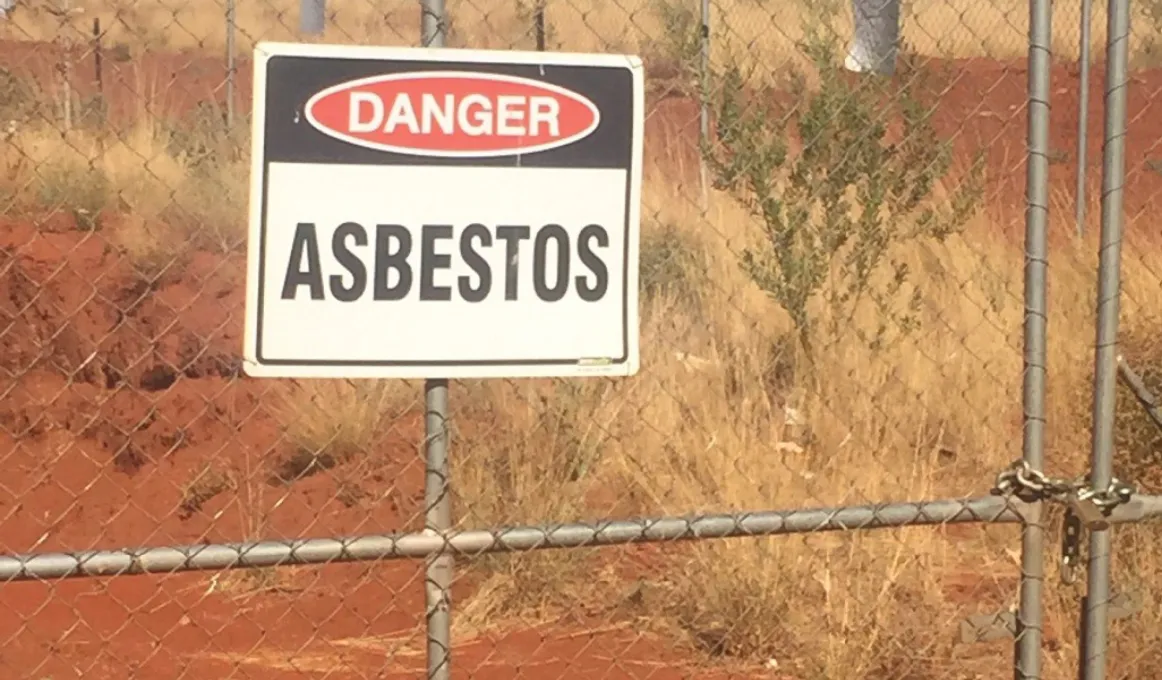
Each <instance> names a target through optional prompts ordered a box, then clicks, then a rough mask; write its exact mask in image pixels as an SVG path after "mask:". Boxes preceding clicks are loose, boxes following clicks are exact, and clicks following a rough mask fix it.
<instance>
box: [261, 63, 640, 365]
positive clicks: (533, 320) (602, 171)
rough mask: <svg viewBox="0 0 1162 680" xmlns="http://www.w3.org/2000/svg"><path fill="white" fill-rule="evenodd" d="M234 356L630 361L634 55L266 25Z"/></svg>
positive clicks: (634, 275)
mask: <svg viewBox="0 0 1162 680" xmlns="http://www.w3.org/2000/svg"><path fill="white" fill-rule="evenodd" d="M254 69H255V70H254V104H253V116H254V118H253V126H254V135H253V149H252V168H251V211H250V241H249V260H248V273H247V300H246V338H245V368H246V371H247V373H248V374H250V375H255V376H266V377H351V378H366V377H383V378H390V377H398V378H408V377H416V378H419V377H425V378H472V377H477V378H483V377H521V376H578V375H632V374H633V373H635V372H636V371H637V368H638V309H637V304H638V296H637V285H638V250H637V249H638V227H639V202H640V191H641V154H642V121H643V88H642V67H641V62H640V61H639V60H638V59H637V58H635V57H629V56H620V55H589V54H585V55H578V54H553V53H541V52H535V53H523V52H509V51H495V52H494V51H476V50H434V49H419V48H375V47H349V46H330V45H308V44H282V43H260V44H259V45H258V46H257V47H256V48H255V59H254Z"/></svg>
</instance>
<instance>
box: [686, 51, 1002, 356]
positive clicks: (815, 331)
mask: <svg viewBox="0 0 1162 680" xmlns="http://www.w3.org/2000/svg"><path fill="white" fill-rule="evenodd" d="M807 35H808V39H807V41H806V43H805V44H804V45H803V50H804V53H805V54H806V55H808V56H809V57H810V59H811V61H812V62H813V64H814V66H815V68H816V70H817V71H818V80H819V82H818V85H817V86H816V87H813V88H809V87H808V86H807V78H806V76H805V75H804V74H803V73H801V72H794V73H792V77H791V83H792V92H791V94H792V95H793V96H792V97H791V100H792V101H796V102H799V103H800V106H799V107H798V108H797V109H796V110H793V111H786V110H781V109H780V107H778V106H777V105H776V104H775V103H774V102H776V101H778V98H779V96H778V93H776V92H774V91H773V90H771V89H770V88H766V87H764V88H759V89H758V90H757V91H752V90H748V88H747V87H746V85H745V83H746V81H747V79H746V78H745V77H744V75H743V73H742V72H741V70H740V69H739V68H738V67H735V66H732V67H729V68H727V69H726V71H725V72H724V73H723V74H722V75H721V77H720V88H719V90H718V94H717V96H716V97H715V98H714V100H713V102H712V106H713V108H714V112H715V117H716V119H717V139H716V141H715V143H707V144H704V146H703V153H704V156H705V157H706V159H707V163H708V165H709V167H710V169H711V171H712V173H713V176H714V178H715V181H716V185H717V186H718V188H720V189H726V190H728V191H730V192H732V194H733V195H734V196H735V197H736V198H738V199H739V200H740V201H741V202H742V203H743V204H744V205H745V207H746V208H747V209H748V211H749V212H750V213H751V215H753V216H754V217H755V218H756V219H757V220H758V221H759V222H760V225H761V229H762V234H763V239H762V240H763V241H764V243H762V244H761V245H760V246H758V247H755V248H750V249H747V250H745V251H744V253H743V256H742V266H743V268H744V270H745V271H746V272H747V274H748V275H749V276H750V278H751V279H752V280H753V281H754V282H755V283H756V284H758V286H759V288H761V289H762V290H763V291H764V292H766V293H767V294H768V295H769V296H770V297H771V298H772V299H773V300H774V301H775V302H776V303H777V304H778V305H779V306H780V307H782V308H783V309H784V310H785V311H786V312H787V313H788V314H789V315H790V317H791V320H792V322H793V323H794V325H795V328H796V329H797V331H798V334H799V339H800V341H801V344H802V346H803V348H804V349H805V350H806V351H807V354H808V356H809V357H810V356H811V355H812V354H813V353H814V352H813V350H814V349H815V348H813V347H812V341H813V339H814V338H818V337H827V338H831V339H832V341H833V342H834V341H838V340H839V339H840V338H843V337H845V336H846V335H847V334H849V333H854V334H856V335H857V336H858V337H859V339H860V340H862V341H864V342H866V343H867V344H868V345H869V346H871V347H876V346H879V345H881V344H882V343H884V342H885V341H886V340H887V339H888V337H889V336H891V335H893V334H898V333H907V332H909V331H911V330H912V329H914V328H915V327H916V325H917V323H918V318H917V313H918V311H919V305H920V301H921V300H920V291H919V290H918V289H916V288H915V287H914V286H912V285H910V284H911V276H910V274H911V272H910V271H909V270H908V266H907V264H906V263H904V262H903V261H901V260H897V259H895V254H896V249H897V247H898V246H900V245H903V244H906V243H908V242H911V241H917V240H923V239H935V240H938V241H939V240H943V239H945V238H946V237H948V236H949V235H951V234H954V233H957V232H959V231H960V230H961V229H963V227H964V226H965V225H966V224H967V223H968V221H969V219H970V218H971V217H972V215H973V214H974V212H975V210H976V208H977V206H978V204H979V202H980V199H981V191H982V183H981V169H982V168H983V157H980V158H978V161H977V162H976V163H975V164H974V165H973V166H972V168H971V171H970V173H969V174H968V176H967V177H966V178H964V179H963V181H962V182H961V183H960V185H959V187H958V188H957V190H956V191H954V192H952V194H951V195H950V196H949V197H948V199H947V201H944V202H943V203H941V202H938V201H936V200H935V199H936V198H937V188H938V185H939V183H940V182H941V181H942V180H945V179H947V178H948V173H949V171H950V168H951V162H952V153H951V152H952V149H951V144H950V142H949V141H948V140H944V139H941V138H939V137H938V135H937V134H936V132H935V130H934V129H933V127H932V124H931V121H930V116H931V113H932V112H931V111H930V110H928V109H926V108H925V106H924V105H923V104H922V103H921V102H920V101H919V100H918V98H917V97H916V96H914V91H915V89H916V88H917V87H918V82H919V81H921V80H922V79H921V78H920V77H919V76H918V75H917V77H914V78H909V79H908V81H907V82H903V83H900V84H898V85H897V86H894V87H891V88H889V85H890V83H891V81H890V80H889V79H885V78H882V77H880V76H867V77H864V78H861V79H859V80H858V81H857V82H852V80H853V79H851V78H850V77H849V74H846V73H844V72H843V69H842V68H841V66H840V65H839V64H838V63H837V62H836V60H835V56H834V55H835V54H836V53H838V51H839V50H838V46H837V44H836V43H835V38H834V37H833V35H834V34H833V33H831V32H830V31H827V30H822V31H819V30H808V31H807ZM885 94H886V95H889V96H888V97H885V96H884V95H885ZM885 99H888V100H890V101H888V102H887V103H885V101H884V100H885ZM893 112H894V113H896V114H897V115H898V116H899V118H900V122H901V129H900V131H899V135H898V137H899V139H898V141H891V139H890V135H889V120H888V119H889V118H890V116H889V115H888V114H890V113H893ZM792 121H793V125H792ZM792 138H797V140H798V141H799V142H800V144H801V149H800V150H798V151H797V152H792V150H791V148H790V145H789V144H788V140H789V139H792ZM868 303H870V304H873V305H874V306H875V308H876V311H877V314H876V317H877V320H876V326H875V327H874V328H871V329H864V328H861V327H860V326H859V325H857V324H855V323H853V319H854V318H855V314H856V311H857V310H858V309H859V308H860V306H862V305H865V304H868ZM820 306H822V309H820ZM823 324H826V325H827V327H826V328H819V326H820V325H823Z"/></svg>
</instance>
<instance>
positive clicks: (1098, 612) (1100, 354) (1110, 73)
mask: <svg viewBox="0 0 1162 680" xmlns="http://www.w3.org/2000/svg"><path fill="white" fill-rule="evenodd" d="M1107 14H1108V20H1107V25H1108V28H1107V37H1106V92H1105V140H1104V144H1103V147H1102V182H1101V184H1102V201H1101V250H1100V264H1099V269H1098V296H1097V342H1096V348H1095V350H1094V367H1093V368H1094V375H1093V441H1092V458H1091V461H1090V465H1091V467H1090V479H1089V483H1090V486H1091V488H1094V489H1105V488H1106V487H1108V486H1109V484H1110V482H1111V480H1112V477H1113V448H1114V406H1115V403H1116V389H1117V370H1118V364H1117V360H1118V348H1117V342H1118V312H1119V296H1120V293H1121V291H1120V288H1121V256H1122V222H1123V217H1124V216H1123V215H1122V199H1123V196H1122V191H1123V187H1124V184H1125V174H1126V158H1125V150H1126V147H1125V144H1126V142H1125V139H1126V88H1127V86H1128V77H1127V70H1128V68H1127V66H1128V61H1129V47H1128V43H1129V37H1130V3H1129V0H1109V5H1108V10H1107ZM1110 538H1111V537H1110V530H1109V529H1108V528H1106V529H1094V530H1093V531H1092V532H1091V533H1090V537H1089V575H1088V582H1087V584H1086V586H1087V587H1086V603H1085V613H1084V617H1085V619H1084V625H1083V626H1082V634H1083V637H1082V640H1081V677H1082V678H1083V680H1103V679H1104V678H1105V676H1106V645H1107V638H1108V632H1109V631H1108V629H1109V599H1110Z"/></svg>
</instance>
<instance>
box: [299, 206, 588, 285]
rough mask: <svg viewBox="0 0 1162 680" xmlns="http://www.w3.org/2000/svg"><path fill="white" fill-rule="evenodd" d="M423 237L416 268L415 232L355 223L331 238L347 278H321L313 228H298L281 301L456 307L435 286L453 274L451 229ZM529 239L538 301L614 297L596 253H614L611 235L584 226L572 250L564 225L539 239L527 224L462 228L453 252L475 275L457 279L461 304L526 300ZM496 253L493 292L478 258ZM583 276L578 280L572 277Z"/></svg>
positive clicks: (428, 230)
mask: <svg viewBox="0 0 1162 680" xmlns="http://www.w3.org/2000/svg"><path fill="white" fill-rule="evenodd" d="M419 233H420V237H419V240H420V243H419V248H418V263H417V262H416V257H414V255H415V251H416V244H415V243H414V242H413V236H412V234H413V231H412V230H411V229H409V228H408V227H405V226H403V225H400V224H377V225H375V227H374V229H373V230H372V231H370V232H369V230H368V229H367V228H366V227H364V226H363V225H361V224H359V223H357V222H344V223H343V224H341V225H339V227H338V228H337V229H335V231H334V232H333V234H332V235H331V239H330V241H331V242H330V250H331V255H332V256H333V258H334V261H335V262H336V263H338V265H339V267H340V268H341V269H342V272H336V273H330V274H327V273H326V272H324V271H323V266H322V258H321V255H320V246H319V236H318V230H317V228H316V225H315V224H314V223H311V222H300V223H299V224H298V226H297V227H296V228H295V234H294V240H293V242H292V245H291V250H290V258H289V262H288V263H287V267H286V276H285V278H284V279H283V284H282V293H281V298H282V299H283V300H295V299H297V298H298V296H299V293H300V291H302V290H303V289H304V288H305V289H306V293H307V295H308V296H309V297H310V299H311V300H324V299H326V293H327V292H329V293H330V296H331V298H332V299H334V300H336V301H338V302H355V301H358V300H361V299H363V298H365V297H366V296H367V295H368V293H370V295H371V298H372V299H373V300H376V301H400V300H404V299H408V298H411V297H413V296H412V294H413V291H416V292H417V295H416V296H415V297H417V298H418V299H419V301H421V302H428V301H433V302H436V301H445V302H447V301H451V300H452V299H453V286H450V285H437V283H436V273H437V272H438V271H442V270H449V269H451V268H452V254H451V253H449V252H446V251H445V250H444V249H443V248H444V244H447V243H448V242H449V241H452V240H453V238H454V234H453V227H452V225H448V224H426V225H424V226H423V227H422V228H421V229H420V230H419ZM372 238H373V239H374V242H373V243H372V242H371V241H372ZM529 240H531V241H532V281H531V289H532V293H533V294H534V295H536V297H537V298H539V299H540V300H542V301H543V302H558V301H560V300H562V299H564V298H565V296H566V295H568V294H569V290H570V288H571V287H572V288H573V289H574V290H575V291H576V296H577V297H578V298H579V299H581V300H582V301H584V302H598V301H600V300H601V299H602V298H604V297H605V295H606V293H607V292H608V290H609V267H608V266H607V265H606V263H605V262H604V261H603V260H602V259H601V257H600V256H599V255H598V253H597V250H596V249H601V248H608V247H609V232H608V231H607V230H606V229H605V228H604V227H602V226H601V225H598V224H590V225H587V226H585V227H584V228H582V229H581V230H580V232H579V233H578V234H577V238H576V240H575V242H572V243H571V242H570V237H569V232H568V231H566V230H565V228H564V227H562V226H561V225H559V224H546V225H544V226H542V227H540V228H539V229H537V230H536V234H535V235H534V234H533V233H532V229H531V228H530V227H529V226H528V225H501V226H497V227H495V229H493V228H490V227H488V226H485V225H483V224H478V223H476V224H470V225H468V226H467V227H465V228H464V229H463V230H462V231H461V232H460V237H459V239H458V241H459V244H458V248H457V249H456V253H457V255H458V256H459V258H460V259H461V260H462V261H463V263H464V264H465V265H466V266H467V267H468V268H469V269H471V270H472V272H473V274H474V276H468V275H461V276H458V277H456V279H455V280H456V285H455V292H456V294H457V295H458V297H459V299H461V300H463V301H465V302H483V301H484V300H486V299H489V298H490V297H492V296H494V294H499V293H498V292H497V290H496V289H497V288H503V296H504V299H505V300H506V301H510V302H516V301H518V300H520V299H522V298H521V294H522V292H523V293H524V294H525V295H527V294H528V291H529V285H528V284H527V283H526V284H525V285H523V286H522V284H521V281H520V267H519V263H520V262H521V258H522V250H523V249H522V244H524V243H525V242H526V241H529ZM502 243H503V245H501V244H502ZM492 248H503V251H504V252H503V255H504V262H505V263H506V264H505V266H504V272H503V274H502V276H503V284H502V285H500V284H495V285H494V276H493V271H492V267H491V266H490V264H489V262H488V260H487V259H486V258H485V256H484V255H483V254H482V252H481V250H482V249H492ZM356 249H358V252H357V250H356ZM574 255H575V256H576V263H577V264H576V265H575V264H574ZM368 260H370V265H369V264H368V262H367V261H368ZM578 265H579V266H578ZM417 270H418V272H417ZM550 270H552V273H551V274H550ZM578 270H580V272H579V273H577V274H575V275H573V276H571V273H572V272H576V271H578ZM324 276H325V277H326V280H327V285H326V286H324V285H323V280H324Z"/></svg>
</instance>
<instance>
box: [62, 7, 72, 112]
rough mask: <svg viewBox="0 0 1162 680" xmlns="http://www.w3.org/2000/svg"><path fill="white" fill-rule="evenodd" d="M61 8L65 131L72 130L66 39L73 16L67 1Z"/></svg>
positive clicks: (68, 42)
mask: <svg viewBox="0 0 1162 680" xmlns="http://www.w3.org/2000/svg"><path fill="white" fill-rule="evenodd" d="M62 7H63V9H64V12H63V16H64V19H63V21H62V24H61V28H62V33H61V48H62V49H61V78H62V79H63V80H64V94H65V96H64V101H63V105H64V117H65V130H66V131H67V130H72V129H73V41H72V39H71V38H69V37H68V33H69V31H71V30H72V26H70V25H69V19H70V18H71V17H72V15H73V8H72V3H70V2H69V0H64V2H63V3H62Z"/></svg>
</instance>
